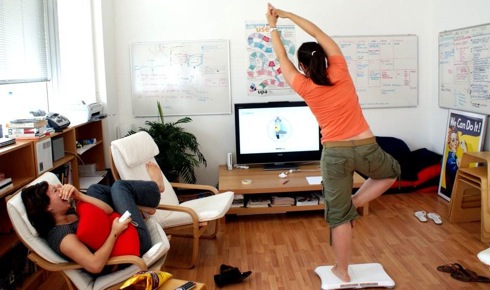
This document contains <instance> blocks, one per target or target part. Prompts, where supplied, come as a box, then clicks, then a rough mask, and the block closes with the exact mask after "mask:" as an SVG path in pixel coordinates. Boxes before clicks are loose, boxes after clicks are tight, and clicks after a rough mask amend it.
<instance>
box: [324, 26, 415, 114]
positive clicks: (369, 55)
mask: <svg viewBox="0 0 490 290" xmlns="http://www.w3.org/2000/svg"><path fill="white" fill-rule="evenodd" d="M333 38H334V40H335V41H336V42H337V44H338V45H339V46H340V49H341V50H342V53H343V54H344V56H345V58H346V61H347V65H348V67H349V72H350V75H351V76H352V80H353V81H354V84H355V86H356V90H357V94H358V96H359V102H360V104H361V106H362V107H363V108H387V107H415V106H417V104H418V41H417V36H416V35H388V36H336V37H333Z"/></svg>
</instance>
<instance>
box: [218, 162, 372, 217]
mask: <svg viewBox="0 0 490 290" xmlns="http://www.w3.org/2000/svg"><path fill="white" fill-rule="evenodd" d="M278 175H279V174H278V172H277V171H264V169H263V167H262V166H258V165H256V166H250V167H249V169H236V168H235V169H233V170H227V168H226V165H220V166H219V182H218V189H219V191H220V192H224V191H228V190H229V191H233V192H234V193H235V194H243V195H250V194H252V195H253V194H270V195H281V194H288V195H291V194H294V193H301V192H312V191H321V190H322V185H321V184H319V183H318V184H310V183H309V182H308V180H307V179H306V177H311V176H320V175H321V173H320V168H319V164H318V163H316V164H308V165H300V166H299V168H298V170H296V171H294V172H292V173H289V174H288V176H287V178H279V176H278ZM286 180H287V182H285V181H286ZM364 181H366V180H365V179H364V178H363V177H362V176H360V175H359V174H357V173H354V184H353V187H354V188H359V187H361V185H362V184H363V183H364ZM324 209H325V205H324V204H318V205H303V206H296V205H291V206H273V207H248V208H247V207H232V208H230V209H229V210H228V212H227V214H235V215H250V214H270V213H286V212H295V211H311V210H318V211H319V210H324ZM358 211H359V213H360V214H361V215H368V213H369V203H368V204H365V205H364V206H363V207H360V208H359V209H358Z"/></svg>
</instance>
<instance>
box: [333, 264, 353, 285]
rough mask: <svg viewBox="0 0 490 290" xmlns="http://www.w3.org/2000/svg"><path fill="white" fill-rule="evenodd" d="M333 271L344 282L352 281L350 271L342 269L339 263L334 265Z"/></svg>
mask: <svg viewBox="0 0 490 290" xmlns="http://www.w3.org/2000/svg"><path fill="white" fill-rule="evenodd" d="M332 273H333V274H334V275H335V276H337V277H338V278H339V279H340V280H342V281H343V282H350V276H349V273H347V272H344V271H342V270H340V269H339V267H338V265H337V264H335V265H334V266H333V268H332Z"/></svg>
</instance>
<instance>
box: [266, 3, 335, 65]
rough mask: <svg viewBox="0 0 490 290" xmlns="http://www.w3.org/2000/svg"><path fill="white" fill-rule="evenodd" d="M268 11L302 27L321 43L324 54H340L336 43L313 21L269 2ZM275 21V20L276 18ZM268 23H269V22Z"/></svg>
mask: <svg viewBox="0 0 490 290" xmlns="http://www.w3.org/2000/svg"><path fill="white" fill-rule="evenodd" d="M268 5H269V6H268V7H269V11H270V13H271V15H272V16H275V17H276V18H277V17H280V18H288V19H290V20H291V21H292V22H294V23H295V24H296V25H298V26H299V27H300V28H301V29H303V30H304V31H305V32H306V33H308V34H309V35H311V36H312V37H313V38H315V39H316V41H317V42H318V43H319V44H320V45H321V47H322V48H323V50H324V51H325V54H326V55H327V57H328V56H333V55H342V51H341V50H340V48H339V46H338V45H337V43H336V42H335V41H334V40H333V39H332V38H331V37H330V36H328V35H327V34H326V33H325V32H323V31H322V30H321V29H320V28H319V27H318V26H316V25H315V24H314V23H313V22H311V21H309V20H307V19H305V18H303V17H301V16H298V15H296V14H294V13H292V12H287V11H283V10H281V9H276V8H275V7H274V6H272V5H271V4H270V3H269V4H268ZM276 21H277V20H276ZM269 25H270V23H269Z"/></svg>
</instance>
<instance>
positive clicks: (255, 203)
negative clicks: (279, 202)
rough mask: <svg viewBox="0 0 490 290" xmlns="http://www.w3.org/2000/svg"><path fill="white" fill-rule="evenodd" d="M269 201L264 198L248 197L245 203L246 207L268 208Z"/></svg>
mask: <svg viewBox="0 0 490 290" xmlns="http://www.w3.org/2000/svg"><path fill="white" fill-rule="evenodd" d="M270 204H271V199H270V198H269V197H265V196H254V197H250V198H249V200H248V202H247V207H269V205H270Z"/></svg>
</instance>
